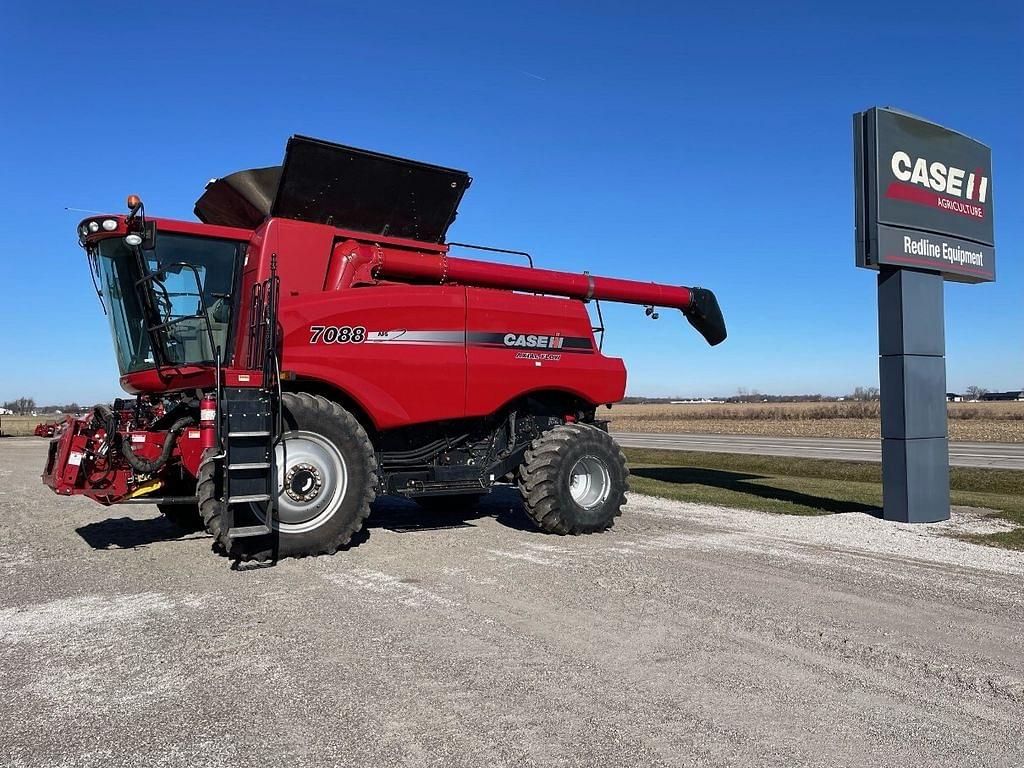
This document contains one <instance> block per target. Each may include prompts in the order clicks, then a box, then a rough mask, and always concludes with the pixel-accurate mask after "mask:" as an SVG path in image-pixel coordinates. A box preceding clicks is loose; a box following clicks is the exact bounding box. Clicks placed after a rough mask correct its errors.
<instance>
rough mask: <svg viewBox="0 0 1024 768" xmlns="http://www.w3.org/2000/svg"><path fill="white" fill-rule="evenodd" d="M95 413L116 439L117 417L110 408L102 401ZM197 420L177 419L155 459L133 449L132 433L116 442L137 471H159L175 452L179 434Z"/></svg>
mask: <svg viewBox="0 0 1024 768" xmlns="http://www.w3.org/2000/svg"><path fill="white" fill-rule="evenodd" d="M93 415H94V416H95V417H96V418H97V419H98V420H99V421H100V422H101V423H102V424H103V428H104V430H105V431H106V433H107V435H108V436H109V439H110V440H111V441H115V440H117V439H118V433H117V417H116V416H115V415H114V412H113V411H112V410H110V408H109V407H108V406H106V405H103V404H102V403H101V404H100V405H97V406H95V407H94V408H93ZM194 422H195V420H194V419H193V418H192V417H191V416H183V417H182V418H180V419H178V420H177V421H175V422H174V423H173V424H172V425H171V428H170V429H169V430H167V437H166V439H165V440H164V445H163V448H161V450H160V455H159V456H157V457H156V458H155V459H143V458H141V457H139V456H137V455H136V454H135V452H134V451H133V450H132V441H131V435H128V434H125V435H121V436H120V438H121V439H120V440H119V441H118V442H117V443H114V444H115V445H116V446H117V447H118V449H120V451H121V455H122V456H124V460H125V461H127V462H128V464H129V466H131V467H132V469H134V470H135V471H136V472H144V473H146V474H152V473H153V472H157V471H158V470H159V469H160V468H161V467H163V465H164V464H166V463H167V460H168V459H169V458H170V457H171V454H172V453H173V452H174V444H175V442H176V441H177V439H178V435H180V434H181V433H182V431H184V429H185V427H187V426H189V425H190V424H193V423H194Z"/></svg>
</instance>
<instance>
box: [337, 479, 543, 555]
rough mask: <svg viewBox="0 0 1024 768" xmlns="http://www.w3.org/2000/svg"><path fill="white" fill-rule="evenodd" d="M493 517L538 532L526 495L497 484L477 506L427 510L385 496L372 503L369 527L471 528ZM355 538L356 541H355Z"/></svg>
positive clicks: (409, 529)
mask: <svg viewBox="0 0 1024 768" xmlns="http://www.w3.org/2000/svg"><path fill="white" fill-rule="evenodd" d="M486 517H490V518H494V520H496V521H497V522H498V523H499V524H501V525H503V526H505V527H506V528H512V529H515V530H517V531H530V532H537V531H538V529H537V528H536V527H535V526H534V525H533V524H532V523H531V522H530V519H529V518H528V517H527V516H526V513H525V512H524V511H523V498H522V496H520V495H519V491H517V490H516V489H514V488H502V487H499V488H495V489H494V490H493V491H491V492H490V493H489V494H488V495H487V496H486V497H484V499H483V500H482V501H481V502H480V503H479V504H477V505H476V506H474V507H470V508H469V509H464V508H463V509H460V508H459V507H458V506H457V505H455V506H453V508H452V509H451V510H443V509H442V510H426V509H424V508H423V507H421V506H420V505H419V504H417V503H416V502H415V501H410V500H408V499H398V498H394V497H390V496H387V497H382V498H381V499H379V500H378V501H377V502H375V503H374V505H373V511H372V512H371V513H370V517H369V519H368V520H367V521H366V528H367V529H371V530H372V529H373V528H384V529H386V530H389V531H394V532H396V533H412V532H415V531H441V530H448V529H452V528H472V527H473V521H475V520H480V519H482V518H486ZM354 543H355V542H353V544H354Z"/></svg>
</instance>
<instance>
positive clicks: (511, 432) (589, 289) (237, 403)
mask: <svg viewBox="0 0 1024 768" xmlns="http://www.w3.org/2000/svg"><path fill="white" fill-rule="evenodd" d="M470 181H471V180H470V177H469V176H468V175H467V174H466V173H464V172H462V171H456V170H453V169H449V168H442V167H439V166H434V165H427V164H424V163H418V162H413V161H409V160H403V159H400V158H395V157H389V156H386V155H380V154H376V153H372V152H366V151H363V150H359V149H353V148H350V147H344V146H340V145H336V144H330V143H328V142H323V141H318V140H315V139H309V138H304V137H293V138H292V139H291V140H290V141H289V142H288V148H287V151H286V155H285V161H284V164H283V166H281V167H273V168H262V169H255V170H250V171H241V172H239V173H235V174H232V175H230V176H226V177H224V178H222V179H218V180H215V181H213V182H211V183H210V184H209V185H208V186H207V189H206V191H205V193H204V194H203V195H202V197H200V199H199V200H198V201H197V203H196V208H195V212H196V215H197V217H198V218H199V219H200V221H201V223H192V222H184V221H174V220H169V219H158V218H152V217H147V216H146V213H145V209H144V207H143V205H142V202H141V201H140V200H139V199H138V198H137V197H134V196H132V197H130V198H129V212H128V214H127V215H109V216H96V217H90V218H89V219H86V220H85V221H83V222H82V223H81V224H80V225H79V230H78V234H79V240H80V243H81V245H82V246H83V248H84V249H85V251H86V254H87V257H88V259H89V263H90V265H91V268H92V271H93V275H94V278H95V281H96V289H97V292H98V294H99V296H100V300H101V303H102V304H103V309H104V311H105V313H106V315H107V319H108V322H109V324H110V330H111V335H112V337H113V340H114V349H115V352H116V354H117V359H118V364H119V366H120V370H121V386H122V388H123V389H124V390H125V391H126V392H128V393H130V394H132V395H134V396H135V397H134V398H133V399H131V400H118V401H115V402H114V403H113V404H112V405H110V406H106V405H104V406H97V407H96V408H95V409H94V411H93V413H91V414H90V415H88V416H87V417H85V418H80V419H69V420H68V421H67V422H66V427H65V428H64V429H63V431H62V432H60V433H59V434H58V435H57V436H56V437H55V438H54V440H53V441H52V442H51V445H50V451H49V455H48V458H47V465H46V469H45V472H44V474H43V479H44V482H45V483H46V484H47V485H49V486H50V487H51V488H53V490H54V491H55V492H57V493H59V494H64V495H71V494H84V495H87V496H89V497H91V498H93V499H95V500H97V501H99V502H100V503H103V504H116V503H122V502H131V501H135V502H137V501H147V502H153V503H156V504H158V505H159V507H160V509H161V510H162V511H164V512H165V513H166V514H168V515H169V516H171V517H173V518H174V519H175V520H176V521H179V522H181V523H183V524H186V525H195V526H196V527H200V526H201V527H205V528H206V529H207V530H208V531H209V532H210V533H211V534H212V535H213V536H214V538H215V540H216V542H217V544H218V546H219V547H220V548H221V549H222V550H223V551H224V552H226V553H227V554H229V555H231V556H233V557H237V558H242V559H250V558H255V559H268V558H277V557H282V556H302V555H314V554H327V553H332V552H335V551H336V550H337V549H339V548H340V547H343V546H344V545H345V544H346V543H348V541H349V540H350V539H351V537H352V536H353V535H354V534H355V533H356V532H357V531H358V530H359V528H360V527H361V526H362V525H363V522H364V520H365V519H366V517H367V515H368V514H369V512H370V503H371V502H372V501H373V499H374V498H375V497H376V496H377V495H380V494H393V495H398V496H404V497H407V498H410V499H414V500H416V501H417V502H419V503H420V504H421V505H422V506H424V507H425V508H427V509H436V508H446V509H451V508H453V507H465V506H470V505H473V504H475V503H477V502H478V501H479V500H480V498H481V497H482V496H484V495H485V494H486V493H488V491H489V490H490V489H491V488H492V487H493V486H494V485H497V484H513V485H516V486H517V487H518V488H519V490H520V491H521V492H522V495H523V499H524V506H525V509H526V512H527V513H528V514H529V515H530V517H531V518H532V519H533V520H534V522H535V523H536V524H537V525H538V527H540V528H541V529H543V530H545V531H549V532H553V533H559V534H579V533H590V532H595V531H601V530H604V529H606V528H608V527H610V526H611V525H612V523H613V521H614V519H615V517H616V516H618V514H619V512H620V508H621V507H622V505H623V503H624V502H625V492H626V491H627V490H628V474H629V473H628V470H627V468H626V463H625V459H624V457H623V455H622V452H621V451H620V450H619V448H618V446H617V445H616V444H615V442H614V441H613V440H612V439H611V437H610V436H609V435H608V433H607V431H606V429H605V426H606V425H605V422H603V421H601V420H600V419H598V418H597V415H596V413H597V408H598V406H600V405H601V404H610V403H613V402H615V401H617V400H619V399H621V397H622V396H623V394H624V391H625V383H626V372H625V368H624V366H623V364H622V361H621V360H619V359H617V358H610V357H606V356H604V355H603V354H601V351H600V345H599V344H598V342H597V339H596V338H595V330H599V329H595V328H593V327H592V325H591V320H590V316H589V314H588V312H587V309H586V306H585V305H586V304H587V303H588V302H599V301H601V300H605V301H618V302H625V303H631V304H639V305H643V306H646V307H647V313H648V314H649V315H654V316H656V312H655V308H656V307H661V308H675V309H679V310H681V312H682V313H683V315H684V316H685V317H686V319H687V320H688V321H689V322H690V324H691V325H693V326H694V327H695V328H696V329H697V330H698V331H699V332H700V333H701V334H702V335H703V336H704V338H705V339H706V340H707V341H708V342H709V343H711V344H717V343H719V342H721V341H722V340H724V339H725V335H726V334H725V326H724V322H723V321H722V316H721V313H720V311H719V309H718V304H717V301H716V300H715V297H714V295H713V294H712V293H711V292H710V291H708V290H705V289H702V288H686V287H680V286H669V285H659V284H655V283H642V282H635V281H630V280H619V279H614V278H605V277H597V276H593V275H589V274H587V273H583V274H573V273H565V272H555V271H551V270H544V269H535V268H533V266H532V261H531V262H530V264H529V266H510V265H507V264H501V263H496V262H488V261H479V260H475V259H467V258H460V257H455V256H453V255H451V251H452V250H453V249H454V248H456V247H461V248H476V246H463V245H460V244H454V243H446V242H445V237H446V233H447V230H448V228H449V226H450V225H451V223H452V222H453V221H454V219H455V216H456V213H457V210H458V205H459V202H460V200H461V198H462V196H463V194H464V192H465V191H466V189H467V188H468V187H469V185H470ZM483 250H495V249H486V248H485V249H483ZM524 255H525V254H524Z"/></svg>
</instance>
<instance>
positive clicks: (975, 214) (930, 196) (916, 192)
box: [885, 181, 985, 219]
mask: <svg viewBox="0 0 1024 768" xmlns="http://www.w3.org/2000/svg"><path fill="white" fill-rule="evenodd" d="M885 196H886V197H888V198H891V199H893V200H903V201H904V202H907V203H916V204H917V205H927V206H928V207H929V208H938V209H939V210H942V211H947V212H949V213H958V214H960V215H961V216H967V217H969V218H972V219H984V218H985V209H984V208H982V207H981V206H980V205H977V204H976V203H965V202H964V201H963V200H957V199H956V198H955V197H947V196H946V195H940V194H937V193H935V192H932V191H931V190H928V189H922V188H921V187H915V186H913V185H912V184H901V183H900V182H898V181H894V182H892V183H891V184H890V185H889V188H888V189H887V190H885Z"/></svg>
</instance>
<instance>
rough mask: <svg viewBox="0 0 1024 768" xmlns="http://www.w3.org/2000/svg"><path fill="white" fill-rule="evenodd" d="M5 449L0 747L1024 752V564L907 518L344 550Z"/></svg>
mask: <svg viewBox="0 0 1024 768" xmlns="http://www.w3.org/2000/svg"><path fill="white" fill-rule="evenodd" d="M44 450H45V442H44V441H32V440H0V584H2V587H0V765H4V766H19V767H24V766H33V767H34V766H65V765H66V766H72V765H73V766H76V767H78V766H85V767H89V766H102V767H103V768H117V767H118V766H147V767H148V766H163V767H173V766H237V765H254V766H268V767H270V766H274V767H276V766H288V768H298V767H300V766H322V765H338V766H437V767H438V768H441V767H444V768H449V767H450V766H455V767H457V766H473V767H474V768H477V767H478V766H488V767H489V768H499V767H502V766H534V765H536V766H586V767H587V768H593V767H594V766H615V768H619V767H620V766H645V768H647V767H650V766H679V765H695V766H697V765H699V766H743V767H744V768H745V767H747V766H787V767H788V766H797V765H814V766H844V767H846V766H880V765H901V766H903V765H905V766H929V767H930V768H931V767H932V766H946V765H963V766H979V765H984V766H1014V767H1015V768H1019V766H1020V765H1021V764H1022V761H1024V740H1022V738H1021V723H1022V721H1024V670H1022V667H1021V659H1022V658H1024V594H1022V591H1024V589H1022V586H1021V585H1022V583H1024V579H1022V577H1024V562H1022V558H1021V556H1020V553H1013V552H1006V551H1003V550H999V549H995V548H991V547H982V546H978V545H975V544H970V543H968V542H965V541H962V540H959V539H954V538H950V537H948V536H944V535H941V534H944V533H951V532H957V531H959V532H968V533H969V532H980V531H983V530H993V529H998V528H999V527H1000V525H1001V524H1000V523H998V522H995V521H992V520H989V519H986V518H983V517H980V516H978V515H971V514H967V513H965V512H963V511H959V510H958V511H956V514H955V516H954V520H953V521H952V522H950V523H948V524H947V523H943V524H938V525H935V526H916V527H915V526H905V525H899V524H895V523H886V522H883V521H880V520H876V519H874V518H871V517H867V516H865V515H860V514H843V515H834V516H828V517H817V518H813V517H812V518H806V517H785V516H780V515H766V514H760V513H753V512H743V511H737V510H724V509H715V508H702V507H700V506H696V505H688V504H680V503H676V502H667V501H660V500H657V499H652V498H650V497H643V496H637V497H634V498H633V499H632V501H631V503H630V505H629V506H628V507H627V509H626V511H625V513H624V515H623V517H622V518H621V519H620V520H619V521H618V523H617V525H616V527H615V528H614V530H613V531H611V532H609V533H607V534H604V535H599V536H584V537H578V538H573V537H568V538H559V537H553V536H546V535H543V534H541V533H538V532H536V531H534V530H532V529H531V528H530V527H529V526H527V525H526V524H525V521H524V518H523V515H522V512H521V510H520V509H519V507H518V505H517V503H516V501H515V496H514V495H511V494H508V493H506V494H502V495H499V496H497V497H496V498H493V499H491V500H489V501H488V502H487V503H486V504H485V505H484V506H483V507H482V508H481V509H480V510H479V512H478V513H477V514H476V515H475V516H471V517H468V518H454V517H449V518H444V517H425V516H424V515H423V514H422V513H419V512H417V510H416V508H415V507H414V506H413V505H411V504H407V503H398V502H388V503H384V504H380V505H378V507H377V508H376V509H375V511H374V514H373V517H372V518H371V525H370V527H369V529H368V532H367V535H365V536H363V537H362V539H361V541H360V543H359V544H358V546H356V547H354V548H352V549H350V550H349V551H348V552H344V553H340V554H338V555H336V556H334V557H322V558H311V559H306V560H290V561H285V562H282V563H280V564H279V565H277V566H276V567H269V568H258V569H244V570H233V569H232V568H231V566H230V563H229V562H228V561H226V560H225V559H223V558H220V557H217V556H215V555H214V554H213V553H212V552H211V551H210V539H209V538H208V537H207V536H205V535H204V534H189V535H185V534H183V533H182V532H181V531H180V530H178V529H176V528H174V527H172V526H171V524H169V523H168V522H166V521H165V520H163V519H161V518H160V517H159V516H158V515H156V514H154V512H153V511H152V509H151V508H149V507H141V506H131V507H124V508H112V509H104V508H102V507H100V506H98V505H96V504H93V503H92V502H89V501H86V500H84V499H81V498H70V499H68V498H58V497H56V496H54V495H52V494H51V493H50V492H49V491H48V490H46V489H44V488H42V486H40V485H39V481H38V479H37V478H38V473H39V469H40V467H41V465H42V462H43V458H44Z"/></svg>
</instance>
